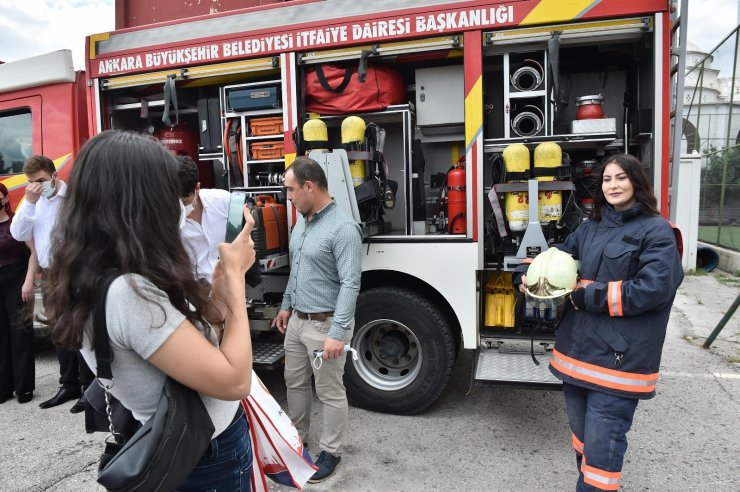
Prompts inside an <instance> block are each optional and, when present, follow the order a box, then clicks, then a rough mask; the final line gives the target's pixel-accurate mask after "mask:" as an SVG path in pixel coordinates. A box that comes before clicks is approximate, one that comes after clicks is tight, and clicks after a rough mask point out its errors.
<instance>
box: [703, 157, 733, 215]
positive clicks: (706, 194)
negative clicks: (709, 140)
mask: <svg viewBox="0 0 740 492" xmlns="http://www.w3.org/2000/svg"><path fill="white" fill-rule="evenodd" d="M704 155H705V157H706V159H707V164H706V166H704V167H703V168H702V170H701V187H702V195H703V197H702V203H703V204H705V205H719V201H720V197H721V185H722V174H723V172H724V165H725V155H726V156H727V175H726V178H725V202H726V201H727V200H728V199H729V198H730V196H731V195H736V194H737V193H738V190H740V147H730V148H729V149H727V150H725V151H722V150H719V149H717V148H716V147H710V148H709V151H708V152H707V153H706V154H704Z"/></svg>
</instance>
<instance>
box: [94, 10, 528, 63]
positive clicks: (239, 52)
mask: <svg viewBox="0 0 740 492" xmlns="http://www.w3.org/2000/svg"><path fill="white" fill-rule="evenodd" d="M513 22H514V7H513V6H511V5H509V6H506V5H499V6H498V7H490V8H478V9H467V10H459V11H451V12H449V11H448V12H443V13H439V14H432V15H426V14H424V15H417V16H415V17H399V18H396V19H388V20H377V21H371V22H363V23H353V24H344V25H337V26H330V27H325V28H319V29H306V30H301V31H290V32H286V33H282V34H276V35H272V36H259V37H247V38H243V39H236V40H232V41H226V42H223V43H219V44H216V43H214V44H199V45H194V46H188V47H185V48H172V49H163V50H158V51H151V52H148V53H145V54H142V55H136V56H124V57H116V58H108V59H103V60H99V61H98V66H97V68H98V73H97V75H116V74H118V73H123V72H128V71H133V70H137V71H141V70H142V69H156V68H167V67H172V66H177V65H184V64H191V63H195V64H198V63H202V62H207V61H215V60H221V61H226V60H228V59H232V58H238V57H243V56H247V55H264V54H272V53H279V52H282V51H290V50H293V49H297V48H300V49H308V48H322V47H327V46H334V45H337V46H338V45H342V44H349V43H353V42H357V41H370V40H382V39H385V38H394V37H398V36H410V35H411V36H412V35H415V34H430V35H434V34H441V33H445V32H450V31H458V30H461V29H468V28H476V27H490V26H495V25H501V24H512V23H513Z"/></svg>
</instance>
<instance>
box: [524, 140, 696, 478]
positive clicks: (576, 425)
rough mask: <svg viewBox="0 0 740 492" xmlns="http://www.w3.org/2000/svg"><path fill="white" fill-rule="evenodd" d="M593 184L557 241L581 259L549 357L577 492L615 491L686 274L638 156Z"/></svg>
mask: <svg viewBox="0 0 740 492" xmlns="http://www.w3.org/2000/svg"><path fill="white" fill-rule="evenodd" d="M599 181H600V182H601V192H600V193H599V195H598V197H597V199H596V201H595V204H594V208H593V211H592V214H591V217H590V220H587V221H586V222H584V223H583V224H581V225H580V227H578V229H576V231H575V232H574V233H572V234H571V235H570V236H568V238H567V239H566V241H565V243H564V244H563V246H562V248H561V249H563V250H564V251H566V252H568V253H570V254H572V255H573V256H574V257H575V258H576V259H577V260H580V280H579V287H578V288H576V290H574V291H573V292H572V293H571V294H570V301H569V302H568V301H566V302H568V305H566V309H565V312H564V314H563V318H562V322H561V323H560V327H559V328H558V331H557V334H556V342H555V349H554V350H553V355H552V358H551V359H550V370H551V371H552V373H553V374H554V375H555V376H557V377H558V378H559V379H561V380H562V381H563V393H564V394H565V404H566V410H567V413H568V421H569V423H570V429H571V432H572V435H571V442H572V444H573V448H574V449H575V452H576V460H577V465H578V471H579V478H578V483H577V487H576V490H578V491H585V490H618V489H619V480H620V478H621V475H622V463H623V459H624V455H625V453H626V451H627V432H628V431H629V430H630V427H631V426H632V419H633V416H634V413H635V409H636V408H637V403H638V402H639V401H640V400H644V399H649V398H652V397H653V396H655V387H656V383H657V381H658V371H659V368H660V357H661V352H662V350H663V341H664V340H665V335H666V328H667V326H668V317H669V315H670V312H671V306H672V305H673V299H674V297H675V295H676V290H677V289H678V286H679V285H680V284H681V281H682V280H683V269H682V266H681V255H680V253H679V248H680V244H679V243H678V241H679V236H678V235H677V234H676V233H675V231H674V229H673V228H672V226H671V224H670V223H669V222H668V221H667V220H665V219H664V218H662V217H661V216H660V214H659V213H658V210H657V206H656V204H657V201H656V199H655V195H654V194H653V191H652V187H651V186H650V182H649V180H648V177H647V175H646V174H645V171H644V169H643V167H642V164H641V163H640V161H639V160H637V159H636V158H635V157H633V156H631V155H626V154H615V155H609V156H607V157H606V158H605V159H604V162H603V164H602V166H601V167H600V168H599ZM522 281H523V282H522V286H526V277H523V278H522ZM520 290H523V291H525V290H526V288H525V287H520Z"/></svg>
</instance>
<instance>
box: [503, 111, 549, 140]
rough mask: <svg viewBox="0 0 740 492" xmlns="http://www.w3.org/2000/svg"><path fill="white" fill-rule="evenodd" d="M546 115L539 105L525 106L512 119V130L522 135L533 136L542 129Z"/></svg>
mask: <svg viewBox="0 0 740 492" xmlns="http://www.w3.org/2000/svg"><path fill="white" fill-rule="evenodd" d="M544 120H545V115H544V114H542V110H541V109H540V108H538V107H537V106H533V105H531V104H528V105H527V106H524V107H523V108H522V110H521V111H520V112H518V113H517V114H516V115H515V116H514V118H513V119H512V120H511V130H512V131H513V132H514V133H516V134H517V135H519V136H520V137H531V136H534V135H537V134H538V133H539V132H540V130H542V124H543V122H544Z"/></svg>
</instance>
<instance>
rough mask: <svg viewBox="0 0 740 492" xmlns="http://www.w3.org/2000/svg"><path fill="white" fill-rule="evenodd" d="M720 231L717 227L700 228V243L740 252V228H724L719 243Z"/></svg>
mask: <svg viewBox="0 0 740 492" xmlns="http://www.w3.org/2000/svg"><path fill="white" fill-rule="evenodd" d="M718 229H719V228H718V227H717V226H699V241H701V242H704V243H711V244H718V245H719V246H722V247H724V248H730V249H734V250H735V251H740V226H722V231H721V233H720V237H719V242H718V241H717V230H718Z"/></svg>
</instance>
